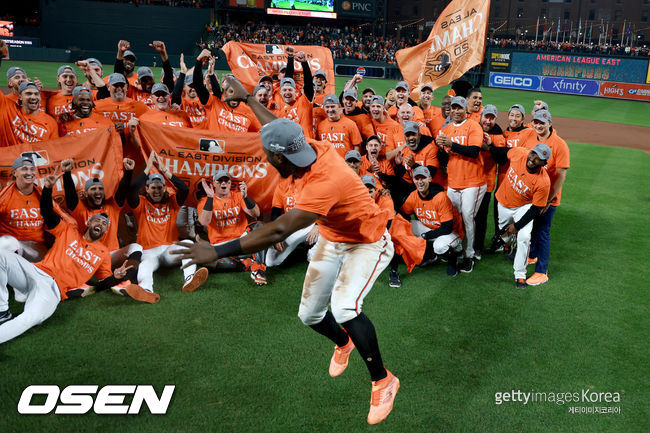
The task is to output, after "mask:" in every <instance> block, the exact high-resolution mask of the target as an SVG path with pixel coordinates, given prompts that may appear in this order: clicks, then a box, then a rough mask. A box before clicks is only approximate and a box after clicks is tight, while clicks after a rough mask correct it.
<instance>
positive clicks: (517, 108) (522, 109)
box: [508, 104, 526, 116]
mask: <svg viewBox="0 0 650 433" xmlns="http://www.w3.org/2000/svg"><path fill="white" fill-rule="evenodd" d="M512 110H517V111H519V112H520V113H521V115H522V116H525V115H526V109H525V108H524V106H523V105H521V104H515V105H513V106H512V107H510V109H509V110H508V114H510V112H511V111H512Z"/></svg>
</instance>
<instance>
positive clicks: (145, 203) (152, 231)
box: [133, 192, 181, 250]
mask: <svg viewBox="0 0 650 433" xmlns="http://www.w3.org/2000/svg"><path fill="white" fill-rule="evenodd" d="M180 208H181V207H180V206H179V205H178V203H176V193H174V192H169V198H168V199H167V201H166V202H165V203H162V202H161V203H151V202H150V201H149V200H148V199H147V198H146V197H145V196H142V195H141V196H140V203H139V204H138V206H136V208H135V209H133V214H134V215H135V217H136V218H137V220H138V243H139V244H140V245H142V248H144V249H145V250H148V249H151V248H155V247H158V246H160V245H171V244H173V243H174V241H177V240H178V228H177V227H176V218H177V217H178V211H179V210H180Z"/></svg>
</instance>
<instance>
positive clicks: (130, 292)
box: [122, 284, 160, 304]
mask: <svg viewBox="0 0 650 433" xmlns="http://www.w3.org/2000/svg"><path fill="white" fill-rule="evenodd" d="M122 294H123V295H124V296H128V297H129V298H133V299H135V300H136V301H140V302H146V303H148V304H155V303H156V302H158V301H160V295H159V294H157V293H153V292H149V291H147V290H145V289H143V288H142V287H140V286H138V285H137V284H129V285H128V286H126V289H123V290H122Z"/></svg>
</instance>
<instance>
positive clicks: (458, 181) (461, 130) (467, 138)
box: [441, 119, 486, 189]
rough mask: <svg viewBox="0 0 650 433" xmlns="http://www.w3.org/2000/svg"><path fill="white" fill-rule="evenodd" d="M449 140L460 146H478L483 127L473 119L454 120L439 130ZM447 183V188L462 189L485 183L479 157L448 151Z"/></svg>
mask: <svg viewBox="0 0 650 433" xmlns="http://www.w3.org/2000/svg"><path fill="white" fill-rule="evenodd" d="M441 132H442V133H444V134H445V135H446V136H448V137H449V138H450V139H451V141H453V142H454V143H457V144H459V145H461V146H478V147H481V145H482V144H483V128H481V125H479V124H478V123H476V122H474V121H473V120H469V119H465V120H464V121H463V122H461V123H459V124H456V123H454V122H452V123H450V124H449V125H447V126H445V127H444V128H442V130H441ZM447 183H448V185H449V188H453V189H464V188H472V187H475V186H481V185H484V184H485V183H486V181H485V174H484V173H483V164H482V163H481V158H480V157H476V158H470V157H468V156H463V155H460V154H458V153H456V152H449V162H448V163H447Z"/></svg>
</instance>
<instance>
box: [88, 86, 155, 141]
mask: <svg viewBox="0 0 650 433" xmlns="http://www.w3.org/2000/svg"><path fill="white" fill-rule="evenodd" d="M106 88H107V89H108V93H109V97H108V98H104V99H100V100H98V101H97V103H96V104H95V109H96V110H97V112H98V113H101V114H103V115H104V117H106V118H108V119H109V120H112V121H113V122H120V123H121V124H122V126H121V128H118V130H120V129H124V125H126V123H127V122H128V121H129V120H131V119H133V118H136V117H140V116H141V115H143V114H144V113H146V112H148V111H149V109H148V108H147V106H146V105H145V104H144V103H142V102H140V101H135V100H133V99H131V98H128V97H127V96H126V95H127V83H126V79H125V78H124V75H122V74H117V73H113V74H111V75H109V76H108V84H107V85H106ZM99 92H102V90H101V89H100V90H99ZM99 92H98V94H99Z"/></svg>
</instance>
